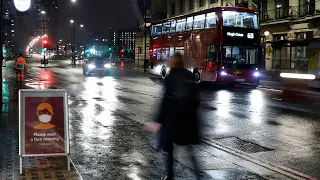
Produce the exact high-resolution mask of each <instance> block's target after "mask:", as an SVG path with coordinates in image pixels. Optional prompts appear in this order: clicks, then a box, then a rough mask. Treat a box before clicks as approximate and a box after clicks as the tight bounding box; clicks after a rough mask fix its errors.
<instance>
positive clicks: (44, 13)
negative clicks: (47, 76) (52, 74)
mask: <svg viewBox="0 0 320 180" xmlns="http://www.w3.org/2000/svg"><path fill="white" fill-rule="evenodd" d="M41 14H42V41H41V42H42V48H43V64H45V62H46V53H45V52H44V40H45V35H44V17H45V15H46V12H45V11H41Z"/></svg>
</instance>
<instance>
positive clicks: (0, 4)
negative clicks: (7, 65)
mask: <svg viewBox="0 0 320 180" xmlns="http://www.w3.org/2000/svg"><path fill="white" fill-rule="evenodd" d="M0 1H1V2H0V14H1V16H0V45H1V49H0V75H1V83H0V95H1V99H0V103H1V104H3V94H2V82H3V77H2V66H3V65H2V63H3V58H4V57H3V48H2V47H3V45H2V28H3V27H2V21H3V16H2V14H3V0H0Z"/></svg>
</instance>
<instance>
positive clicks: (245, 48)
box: [150, 7, 260, 84]
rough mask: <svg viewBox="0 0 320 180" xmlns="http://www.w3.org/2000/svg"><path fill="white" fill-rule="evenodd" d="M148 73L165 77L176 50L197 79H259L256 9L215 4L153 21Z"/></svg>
mask: <svg viewBox="0 0 320 180" xmlns="http://www.w3.org/2000/svg"><path fill="white" fill-rule="evenodd" d="M150 41H151V42H150V60H151V68H150V72H152V73H154V74H158V75H161V76H162V77H163V78H165V77H166V76H167V75H168V73H169V71H170V69H169V68H168V66H167V62H168V60H169V59H170V57H171V56H172V55H173V54H174V53H175V52H180V53H181V54H183V56H184V60H185V64H186V68H187V69H189V70H190V71H191V72H193V73H194V75H195V77H196V79H197V81H199V82H201V81H213V82H222V83H231V84H233V83H236V82H240V83H251V84H256V83H258V82H259V81H260V78H259V76H260V74H259V67H258V66H259V60H260V58H259V57H260V56H259V50H258V49H259V44H260V43H259V41H260V37H259V22H258V14H257V12H256V11H254V10H252V9H247V8H241V7H218V8H212V9H207V10H204V11H200V12H196V13H192V14H187V15H182V16H178V17H174V18H170V19H166V20H162V21H158V22H153V23H152V30H151V40H150Z"/></svg>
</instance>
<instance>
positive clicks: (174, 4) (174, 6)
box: [171, 3, 176, 15]
mask: <svg viewBox="0 0 320 180" xmlns="http://www.w3.org/2000/svg"><path fill="white" fill-rule="evenodd" d="M175 14H176V3H172V4H171V15H175Z"/></svg>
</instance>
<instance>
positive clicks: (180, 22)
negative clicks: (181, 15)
mask: <svg viewBox="0 0 320 180" xmlns="http://www.w3.org/2000/svg"><path fill="white" fill-rule="evenodd" d="M186 21H187V20H186V19H180V20H178V21H177V32H183V31H186Z"/></svg>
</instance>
